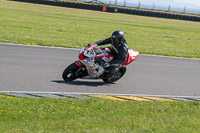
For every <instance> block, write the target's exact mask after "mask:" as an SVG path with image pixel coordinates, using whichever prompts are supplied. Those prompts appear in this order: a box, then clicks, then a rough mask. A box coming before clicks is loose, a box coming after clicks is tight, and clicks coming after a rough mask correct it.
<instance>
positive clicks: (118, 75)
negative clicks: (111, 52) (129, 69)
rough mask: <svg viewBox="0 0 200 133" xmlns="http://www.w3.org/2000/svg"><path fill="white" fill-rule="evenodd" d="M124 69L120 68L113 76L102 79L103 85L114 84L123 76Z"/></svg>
mask: <svg viewBox="0 0 200 133" xmlns="http://www.w3.org/2000/svg"><path fill="white" fill-rule="evenodd" d="M125 73H126V67H121V68H120V69H119V71H118V72H116V73H115V74H114V75H113V76H111V77H107V78H104V79H102V80H103V81H104V82H105V83H114V82H116V81H117V80H119V79H120V78H122V77H123V76H124V74H125Z"/></svg>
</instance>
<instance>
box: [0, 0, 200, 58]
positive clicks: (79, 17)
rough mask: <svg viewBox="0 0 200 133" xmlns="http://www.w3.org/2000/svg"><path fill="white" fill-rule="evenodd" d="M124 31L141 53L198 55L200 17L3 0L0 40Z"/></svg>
mask: <svg viewBox="0 0 200 133" xmlns="http://www.w3.org/2000/svg"><path fill="white" fill-rule="evenodd" d="M115 30H122V31H124V32H125V36H126V38H127V41H128V44H129V48H133V49H136V50H138V51H139V52H140V53H142V54H156V55H167V56H179V57H190V58H200V37H199V36H200V23H199V22H190V21H182V20H170V19H162V18H152V17H143V16H135V15H127V14H119V13H117V14H115V13H105V12H97V11H89V10H81V9H73V8H63V7H55V6H47V5H39V4H30V3H21V2H12V1H5V0H0V42H12V43H23V44H25V43H28V44H37V45H46V46H58V47H71V48H81V47H83V46H86V45H87V44H88V43H93V42H96V41H98V40H101V39H104V38H107V37H109V36H110V35H111V33H112V32H113V31H115Z"/></svg>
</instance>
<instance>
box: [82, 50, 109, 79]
mask: <svg viewBox="0 0 200 133" xmlns="http://www.w3.org/2000/svg"><path fill="white" fill-rule="evenodd" d="M83 51H84V49H83ZM83 51H82V52H83ZM80 52H81V51H80ZM83 55H84V56H86V57H88V59H85V60H80V61H81V62H82V63H83V64H84V65H85V66H86V68H87V71H88V74H89V76H90V77H91V78H98V77H99V76H101V75H102V74H103V73H104V71H105V70H104V68H103V67H102V66H100V65H99V64H98V63H95V58H96V57H97V58H98V56H104V55H108V53H106V51H105V50H104V51H102V49H101V48H100V47H92V48H89V49H88V50H86V51H85V52H84V53H83ZM102 59H103V60H104V61H106V62H109V61H110V60H112V59H108V58H107V57H103V58H102Z"/></svg>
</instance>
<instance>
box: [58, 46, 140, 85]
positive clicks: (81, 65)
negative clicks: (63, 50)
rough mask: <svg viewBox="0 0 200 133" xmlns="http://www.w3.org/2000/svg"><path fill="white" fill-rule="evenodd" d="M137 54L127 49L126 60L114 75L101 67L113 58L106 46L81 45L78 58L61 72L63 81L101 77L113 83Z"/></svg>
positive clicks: (106, 81) (124, 71)
mask: <svg viewBox="0 0 200 133" xmlns="http://www.w3.org/2000/svg"><path fill="white" fill-rule="evenodd" d="M138 55H139V52H138V51H136V50H130V49H129V50H128V56H127V59H126V61H125V62H124V63H123V64H122V65H121V66H120V67H118V68H119V70H118V71H117V72H116V73H115V74H114V75H109V74H107V70H106V69H104V68H103V67H102V62H103V63H108V62H110V61H111V60H113V58H114V56H113V55H112V53H111V50H110V49H109V48H108V47H99V46H98V45H97V44H92V45H90V46H89V47H87V48H86V47H83V48H82V49H80V51H79V56H78V57H79V60H77V61H75V62H74V63H72V64H71V65H69V66H68V67H67V68H66V69H65V70H64V71H63V74H62V78H63V79H64V80H65V81H68V82H70V81H73V80H75V79H77V78H81V79H102V80H103V81H104V82H105V83H113V82H116V81H117V80H119V79H120V78H121V77H122V76H123V75H124V74H125V73H126V66H127V65H129V64H130V63H131V62H133V61H134V60H135V59H136V58H137V57H138Z"/></svg>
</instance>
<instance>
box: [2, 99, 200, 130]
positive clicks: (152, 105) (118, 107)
mask: <svg viewBox="0 0 200 133" xmlns="http://www.w3.org/2000/svg"><path fill="white" fill-rule="evenodd" d="M199 118H200V103H199V102H158V101H157V102H156V101H152V102H138V101H115V100H106V99H74V98H61V99H50V98H8V97H3V96H0V132H1V133H94V132H95V133H199V132H200V128H199V127H200V119H199Z"/></svg>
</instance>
